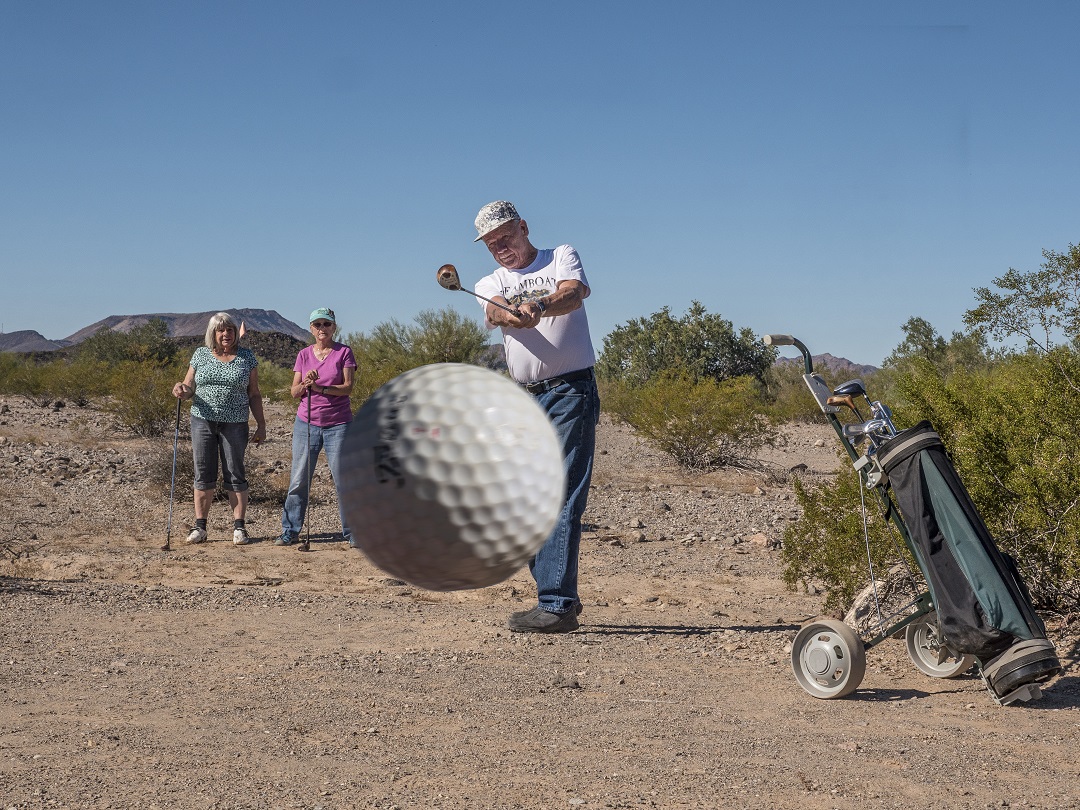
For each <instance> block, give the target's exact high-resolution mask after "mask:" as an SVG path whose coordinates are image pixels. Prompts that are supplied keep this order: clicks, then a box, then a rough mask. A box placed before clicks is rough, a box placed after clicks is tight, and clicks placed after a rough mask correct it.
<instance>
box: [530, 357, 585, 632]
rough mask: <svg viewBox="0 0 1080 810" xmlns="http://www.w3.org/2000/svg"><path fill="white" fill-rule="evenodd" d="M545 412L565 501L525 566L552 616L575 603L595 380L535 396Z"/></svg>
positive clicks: (541, 603) (566, 385)
mask: <svg viewBox="0 0 1080 810" xmlns="http://www.w3.org/2000/svg"><path fill="white" fill-rule="evenodd" d="M536 401H537V403H539V405H540V407H541V408H543V409H544V411H546V412H547V415H548V418H549V419H550V420H551V423H552V424H553V425H554V426H555V433H556V434H557V435H558V437H559V443H560V444H561V445H562V453H563V469H564V470H565V471H566V501H565V502H564V503H563V508H562V512H560V513H559V520H558V522H556V524H555V528H554V529H552V531H551V534H550V535H549V536H548V539H547V540H546V541H545V542H544V545H543V546H541V548H540V551H538V552H537V553H536V556H535V557H533V559H532V560H531V561H530V562H529V571H530V572H531V573H532V575H533V579H535V580H536V596H537V599H538V601H539V603H540V607H541V608H543V609H544V610H547V611H550V612H552V613H566V612H567V611H568V610H574V609H575V608H576V607H577V605H578V603H579V601H580V600H579V599H578V549H579V548H580V547H581V517H582V515H584V514H585V506H586V503H587V502H588V499H589V483H590V482H591V481H592V470H593V451H594V450H595V448H596V423H597V422H599V421H600V397H599V395H598V394H597V391H596V380H595V379H593V378H592V377H590V378H589V379H586V380H575V381H574V382H564V383H561V384H560V385H558V386H556V387H555V388H552V389H551V390H550V391H546V392H544V393H543V394H538V395H536Z"/></svg>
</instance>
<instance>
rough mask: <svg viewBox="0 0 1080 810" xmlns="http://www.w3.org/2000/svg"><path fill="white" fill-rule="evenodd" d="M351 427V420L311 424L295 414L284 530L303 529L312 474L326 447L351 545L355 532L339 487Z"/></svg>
mask: <svg viewBox="0 0 1080 810" xmlns="http://www.w3.org/2000/svg"><path fill="white" fill-rule="evenodd" d="M348 428H349V424H348V422H346V423H345V424H341V425H332V426H331V427H319V426H318V425H310V426H309V425H308V423H307V422H305V421H304V420H302V419H301V418H300V417H299V416H297V417H296V421H295V422H294V423H293V434H292V475H291V477H290V479H289V494H288V495H286V496H285V508H284V509H283V510H282V512H281V530H282V532H288V533H289V535H290V536H292V537H293V538H295V537H298V536H299V535H300V529H301V528H302V527H303V525H304V516H305V515H306V514H307V505H308V492H309V491H310V486H311V475H312V473H314V472H315V464H316V462H318V460H319V451H320V450H325V451H326V463H327V464H328V465H329V467H330V475H332V476H333V478H334V487H335V489H336V491H337V500H338V514H339V515H340V516H341V533H342V534H343V535H344V536H345V539H346V540H348V541H349V543H350V545H351V543H352V533H351V532H350V531H349V524H348V521H347V520H346V519H345V509H344V506H343V504H342V501H341V488H340V481H341V445H342V444H343V443H344V441H345V431H346V430H348ZM305 445H306V447H305ZM305 473H307V474H306V475H305Z"/></svg>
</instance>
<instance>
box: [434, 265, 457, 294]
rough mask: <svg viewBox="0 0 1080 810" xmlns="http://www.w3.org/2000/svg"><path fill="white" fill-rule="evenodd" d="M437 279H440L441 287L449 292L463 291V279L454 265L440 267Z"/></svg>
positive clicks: (436, 275)
mask: <svg viewBox="0 0 1080 810" xmlns="http://www.w3.org/2000/svg"><path fill="white" fill-rule="evenodd" d="M435 278H437V279H438V281H439V284H440V286H443V287H445V288H446V289H448V290H460V289H461V279H460V278H458V274H457V268H456V267H454V265H452V264H444V265H443V266H442V267H440V268H439V271H438V272H437V273H436V274H435Z"/></svg>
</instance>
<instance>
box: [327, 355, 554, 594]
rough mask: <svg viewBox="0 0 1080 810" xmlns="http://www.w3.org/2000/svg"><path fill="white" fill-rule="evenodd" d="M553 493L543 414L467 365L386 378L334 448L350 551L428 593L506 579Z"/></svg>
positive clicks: (539, 540)
mask: <svg viewBox="0 0 1080 810" xmlns="http://www.w3.org/2000/svg"><path fill="white" fill-rule="evenodd" d="M565 487H566V484H565V477H564V473H563V464H562V452H561V450H560V447H559V441H558V438H557V436H556V434H555V429H554V428H553V427H552V425H551V422H550V421H549V420H548V418H547V415H546V414H545V413H544V411H543V410H542V409H541V408H540V407H539V406H538V405H537V404H536V402H535V400H533V398H532V397H531V396H529V395H528V394H527V393H525V391H523V390H522V389H521V388H520V387H518V386H517V385H516V384H515V383H513V382H512V381H510V380H509V379H507V378H506V377H504V376H502V375H500V374H497V373H495V372H493V371H489V370H487V369H484V368H480V367H479V366H470V365H464V364H460V363H437V364H434V365H429V366H421V367H420V368H415V369H412V370H411V371H407V372H405V373H404V374H401V375H399V376H397V377H395V378H394V379H392V380H390V382H388V383H386V385H384V386H383V387H382V388H380V389H379V390H378V391H376V392H375V393H374V394H372V396H371V397H370V398H369V399H368V400H367V402H365V403H364V405H363V406H362V407H361V408H360V410H359V411H358V412H357V414H356V417H355V419H354V420H353V422H352V423H351V424H350V425H349V428H348V431H347V433H346V438H345V444H344V447H343V448H342V481H341V493H342V503H343V506H344V509H345V512H346V514H347V516H348V519H349V525H350V526H351V527H353V532H354V537H355V539H356V541H357V543H358V544H359V546H360V548H361V550H363V551H364V553H365V554H366V555H367V556H368V558H369V559H370V560H371V561H372V562H373V563H374V564H375V565H377V566H378V567H379V568H381V569H383V570H384V571H386V572H387V573H389V574H391V575H393V576H395V577H398V578H400V579H403V580H405V581H407V582H410V583H412V584H414V585H418V586H420V587H423V588H428V589H430V590H437V591H447V590H458V589H463V588H481V587H486V586H488V585H494V584H496V583H499V582H501V581H503V580H504V579H506V578H507V577H509V576H510V575H511V574H513V573H514V572H515V571H517V570H518V569H519V568H520V567H521V566H522V565H523V564H524V563H526V562H527V561H528V560H529V559H530V558H531V557H532V556H533V555H534V554H535V553H536V552H537V550H539V548H540V546H542V545H543V543H544V541H545V540H546V539H547V537H548V535H549V534H550V533H551V530H552V529H553V528H554V526H555V522H556V521H557V520H558V517H559V513H560V511H561V509H562V505H563V499H564V497H565Z"/></svg>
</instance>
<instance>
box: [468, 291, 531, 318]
mask: <svg viewBox="0 0 1080 810" xmlns="http://www.w3.org/2000/svg"><path fill="white" fill-rule="evenodd" d="M458 289H459V290H460V291H461V292H463V293H468V294H469V295H475V296H476V297H477V298H479V299H480V300H482V301H487V302H488V303H489V304H494V305H495V306H497V307H498V308H499V309H504V310H506V311H507V312H509V313H511V314H512V315H517V316H519V317H520V316H521V312H520V311H519V310H516V309H514V308H513V307H508V306H506V304H500V303H499V302H498V301H492V300H491V299H490V298H484V296H482V295H480V293H476V292H473V291H472V290H466V289H465V288H464V287H458Z"/></svg>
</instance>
